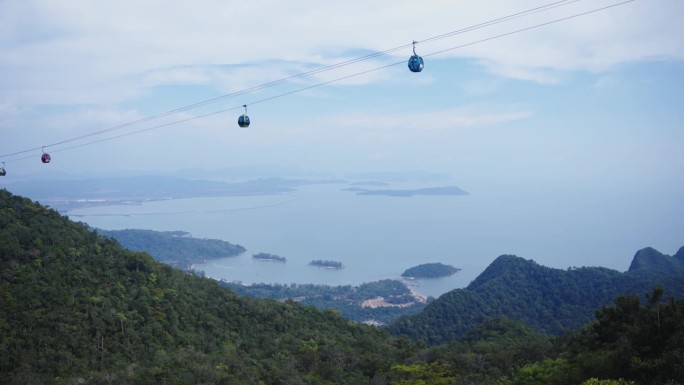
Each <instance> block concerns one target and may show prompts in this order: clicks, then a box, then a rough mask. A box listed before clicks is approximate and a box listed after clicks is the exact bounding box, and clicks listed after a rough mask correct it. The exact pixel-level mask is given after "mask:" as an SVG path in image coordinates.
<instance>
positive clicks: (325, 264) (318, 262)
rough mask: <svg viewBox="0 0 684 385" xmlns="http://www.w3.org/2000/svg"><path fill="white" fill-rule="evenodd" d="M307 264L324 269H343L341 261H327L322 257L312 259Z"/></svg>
mask: <svg viewBox="0 0 684 385" xmlns="http://www.w3.org/2000/svg"><path fill="white" fill-rule="evenodd" d="M309 266H316V267H321V268H324V269H343V268H344V265H342V262H338V261H328V260H323V259H314V260H313V261H311V262H309Z"/></svg>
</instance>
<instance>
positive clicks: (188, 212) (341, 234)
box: [69, 184, 681, 297]
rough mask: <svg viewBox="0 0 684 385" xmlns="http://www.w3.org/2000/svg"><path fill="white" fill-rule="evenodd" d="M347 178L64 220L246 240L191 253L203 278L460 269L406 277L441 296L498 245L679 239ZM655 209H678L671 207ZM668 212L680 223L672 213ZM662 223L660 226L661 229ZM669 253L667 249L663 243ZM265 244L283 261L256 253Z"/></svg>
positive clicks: (338, 278) (334, 279) (494, 199)
mask: <svg viewBox="0 0 684 385" xmlns="http://www.w3.org/2000/svg"><path fill="white" fill-rule="evenodd" d="M345 187H348V186H347V185H339V184H324V185H309V186H303V187H300V188H299V189H298V190H296V191H293V192H290V193H284V194H273V195H257V196H228V197H214V198H191V199H170V200H163V201H150V202H146V203H143V204H140V205H115V206H98V207H91V208H86V209H78V210H73V211H71V212H70V213H69V216H71V218H72V219H74V220H77V221H83V222H86V223H88V224H89V225H91V226H93V227H97V228H102V229H105V230H118V229H126V228H128V229H151V230H157V231H172V230H182V231H187V232H189V233H191V234H192V236H194V237H199V238H214V239H221V240H225V241H228V242H231V243H237V244H240V245H242V246H244V247H245V248H246V249H247V252H246V253H244V254H242V255H240V256H236V257H230V258H222V259H217V260H209V261H207V263H206V264H198V265H196V266H195V268H196V269H198V270H202V271H204V272H205V273H206V275H207V276H208V277H212V278H215V279H225V280H228V281H239V282H242V283H243V284H251V283H259V282H265V283H282V284H290V283H298V284H304V283H313V284H326V285H358V284H361V283H364V282H371V281H377V280H381V279H396V278H400V276H401V273H402V272H403V271H404V270H406V269H408V268H410V267H412V266H415V265H418V264H422V263H429V262H441V263H445V264H449V265H453V266H455V267H457V268H460V269H461V270H460V271H459V272H458V273H456V274H455V275H453V276H450V277H446V278H439V279H421V280H415V281H411V282H409V284H410V285H412V288H413V289H414V290H415V291H417V292H418V293H421V294H424V295H429V296H435V297H436V296H439V295H441V294H443V293H445V292H447V291H449V290H452V289H456V288H462V287H465V286H467V285H468V284H469V283H470V282H471V281H472V280H473V279H475V278H476V277H477V276H478V275H479V274H480V273H482V271H484V269H485V268H486V267H487V266H488V265H489V264H490V263H491V262H492V261H493V260H494V259H495V258H496V257H497V256H499V255H501V254H516V255H519V256H521V257H524V258H526V259H534V260H535V261H537V262H538V263H540V264H542V265H545V266H551V267H557V268H567V267H570V266H605V267H610V268H616V269H618V270H626V267H628V265H629V262H630V260H631V256H632V255H633V253H634V252H635V251H636V250H637V249H638V248H641V247H646V246H654V247H657V245H653V244H648V243H647V240H648V239H652V238H649V237H653V236H656V235H657V236H660V237H661V238H662V237H663V236H664V235H667V237H666V238H667V239H666V241H667V242H665V243H667V244H671V245H672V247H674V246H675V245H677V242H679V240H678V239H677V238H678V237H679V236H678V235H677V234H676V232H672V222H663V221H660V222H659V223H661V224H663V226H668V227H667V228H668V229H670V230H668V231H663V228H658V226H654V225H653V223H658V222H654V221H644V222H643V223H641V222H634V221H632V222H631V223H629V224H628V223H627V221H628V219H629V218H631V217H634V216H636V215H646V213H651V212H653V205H651V206H649V207H645V208H643V210H644V213H642V214H640V213H639V212H635V211H634V210H632V211H629V210H625V209H624V207H622V206H617V207H612V206H610V205H608V204H606V203H601V202H593V201H592V200H591V199H590V198H589V199H586V198H583V200H582V201H581V202H575V203H571V202H569V201H568V200H567V199H566V198H564V197H562V196H558V195H553V196H550V195H549V196H545V195H543V194H538V195H534V194H529V193H525V194H516V193H515V191H513V190H510V191H502V190H499V191H498V192H497V191H486V190H482V191H478V192H476V193H473V194H471V195H461V196H458V195H454V196H413V197H396V196H367V195H357V194H355V193H354V192H351V191H343V189H344V188H345ZM654 215H655V217H654V219H655V218H656V217H657V216H658V215H660V216H666V217H663V219H667V218H670V217H672V218H670V219H671V220H675V219H676V215H674V214H672V213H670V214H665V213H664V212H662V213H661V214H657V213H656V214H654ZM678 221H679V222H677V223H675V224H674V225H675V227H676V226H680V227H681V220H678ZM668 234H669V235H668ZM661 251H663V252H664V253H673V252H676V249H674V250H661ZM259 252H266V253H271V254H277V255H280V256H283V257H285V258H286V259H287V262H286V263H282V262H276V261H263V260H257V259H254V258H252V254H255V253H259ZM314 259H323V260H333V261H339V262H342V264H343V265H344V268H343V269H340V270H331V269H321V268H317V267H313V266H309V262H310V261H312V260H314Z"/></svg>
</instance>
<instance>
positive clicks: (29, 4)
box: [0, 0, 684, 253]
mask: <svg viewBox="0 0 684 385" xmlns="http://www.w3.org/2000/svg"><path fill="white" fill-rule="evenodd" d="M619 3H621V0H576V1H552V0H547V1H544V0H519V1H515V2H512V1H508V0H489V1H487V2H482V1H475V0H458V1H455V0H450V1H437V0H428V1H423V2H415V1H410V2H409V1H396V0H393V1H386V0H378V1H373V2H368V1H345V2H320V1H308V0H292V1H287V2H283V1H262V0H254V1H249V2H245V1H241V2H236V1H226V0H221V1H218V0H216V1H212V0H202V1H196V2H187V1H161V0H159V1H156V0H136V1H129V0H121V1H115V2H114V1H110V2H94V1H90V0H69V1H59V2H57V1H52V0H24V1H13V0H0V73H1V74H2V76H0V134H1V139H0V162H5V166H4V167H5V169H6V170H7V175H6V176H5V177H3V178H4V180H5V181H8V182H9V181H12V179H13V178H16V177H17V176H21V175H36V174H35V173H39V172H44V171H49V172H50V173H53V174H55V175H58V174H59V173H78V174H92V175H104V174H107V173H111V172H117V171H126V172H134V173H135V172H140V173H142V172H155V171H173V170H188V169H193V168H195V169H222V168H231V167H247V166H254V165H262V166H278V167H282V168H290V169H298V170H306V171H310V172H317V173H322V174H327V175H330V176H343V175H347V174H350V173H360V172H376V171H401V170H425V171H428V172H438V173H446V174H448V175H450V176H451V177H452V178H453V181H454V183H455V184H457V185H459V186H460V187H461V188H463V189H465V190H467V191H470V192H471V193H473V192H474V193H478V192H480V193H481V192H483V191H493V190H497V191H503V190H505V191H510V194H526V195H527V196H534V195H535V194H538V195H539V196H540V197H549V196H551V195H553V196H555V197H558V196H562V197H565V198H567V199H566V200H565V201H567V202H572V203H567V205H568V211H569V212H570V211H572V210H573V208H576V207H578V206H577V205H585V206H586V205H587V199H589V201H590V202H593V203H591V204H590V205H595V206H596V207H601V206H602V205H606V204H613V205H614V206H615V207H619V209H620V210H627V211H629V210H631V211H634V212H640V213H642V212H644V213H645V212H651V213H655V214H652V215H649V216H636V217H635V218H634V220H635V221H652V222H654V223H655V224H654V226H656V227H657V228H658V231H659V232H660V233H661V234H663V233H664V234H665V235H663V236H662V237H660V238H658V237H657V236H652V237H651V238H653V239H652V241H653V243H654V244H655V245H658V244H660V245H663V247H664V248H665V250H662V251H664V252H668V253H674V252H675V251H676V250H672V248H674V247H675V245H677V244H678V245H681V244H684V242H683V241H684V237H682V236H681V235H684V223H683V222H682V220H681V219H679V218H678V215H677V214H678V213H682V212H684V204H683V203H682V199H681V197H682V196H684V195H682V194H683V193H684V182H682V181H683V180H684V178H683V177H682V176H683V175H684V172H683V171H684V151H682V150H681V149H682V144H683V143H684V108H682V100H684V87H682V85H684V39H683V38H682V36H684V23H682V22H681V16H682V15H684V2H683V1H681V0H635V1H630V2H627V3H625V4H622V5H618V6H615V7H611V8H608V9H605V10H600V11H596V12H592V11H594V10H598V9H600V8H604V7H609V6H611V5H616V4H619ZM549 5H553V7H551V6H549ZM532 9H537V10H538V11H536V12H529V13H525V12H526V11H528V10H532ZM513 15H519V17H518V16H516V17H511V16H513ZM563 19H564V20H563ZM558 20H561V21H558ZM495 21H500V22H495ZM556 21H558V22H556ZM478 26H479V27H478ZM471 27H473V28H471ZM458 31H462V33H457V32H458ZM518 31H520V32H518ZM452 32H454V33H453V34H452ZM445 34H448V35H449V36H445V37H443V38H438V37H440V36H443V35H445ZM413 41H417V44H416V46H415V49H416V52H417V53H418V54H420V55H422V56H423V58H424V59H425V69H424V70H423V71H422V72H421V73H411V72H410V71H409V70H408V68H407V66H406V60H407V59H408V57H409V56H410V55H411V54H412V48H411V43H412V42H413ZM397 47H403V48H401V49H398V50H393V49H394V48H397ZM388 50H393V51H392V52H390V53H388V54H386V55H382V56H379V57H376V58H373V59H372V60H364V61H360V62H357V63H353V64H349V65H343V66H340V67H339V68H335V69H333V70H329V71H325V72H318V73H315V74H312V75H311V76H304V77H294V78H292V77H293V76H295V75H299V74H302V73H305V72H307V71H312V70H316V69H319V68H322V67H326V66H330V65H334V64H337V63H343V62H346V61H348V60H351V59H356V58H359V57H363V56H365V55H369V54H373V53H376V52H384V51H388ZM286 79H287V80H286ZM337 79H342V80H337ZM281 80H284V81H281ZM270 82H277V84H276V85H274V86H272V87H264V88H259V87H257V86H260V85H263V84H267V83H270ZM253 87H257V88H258V89H257V90H256V91H254V92H246V93H243V92H241V91H245V90H249V89H251V88H253ZM232 93H240V94H239V95H237V96H235V97H231V98H220V97H222V96H225V95H230V94H232ZM214 98H219V99H218V100H216V101H215V102H212V103H208V104H205V105H202V106H199V107H197V108H192V109H187V110H184V111H181V112H178V113H175V114H170V115H166V116H163V117H161V118H158V119H153V120H147V121H145V122H143V123H136V124H128V123H131V122H135V121H138V120H140V119H144V118H148V117H154V116H157V115H160V114H164V113H166V112H168V111H173V110H175V109H179V108H183V107H186V106H191V105H194V104H195V103H199V102H204V101H208V100H211V99H214ZM245 104H246V105H248V115H249V116H250V118H251V121H252V124H251V126H250V127H249V128H240V127H238V125H237V118H238V116H239V115H240V114H242V113H243V108H242V105H245ZM222 111H223V112H222ZM202 115H207V116H205V117H201V116H202ZM120 125H124V126H123V127H120ZM112 128H115V129H113V130H110V131H108V132H106V133H105V134H99V135H98V134H97V133H99V132H101V131H103V130H108V129H112ZM141 130H146V131H144V132H141V133H134V132H136V131H141ZM121 135H123V136H122V137H120V138H118V139H113V140H104V139H108V138H112V137H115V136H121ZM81 137H83V138H82V139H80V140H74V139H76V138H81ZM96 141H97V142H96ZM93 142H96V143H93ZM59 143H62V144H59ZM43 146H46V147H45V148H44V150H45V151H46V152H49V153H50V154H51V155H52V159H53V160H52V163H50V164H49V165H43V164H41V162H40V160H39V159H40V155H41V151H42V150H41V147H43ZM26 150H31V151H26ZM24 151H26V152H24ZM17 152H21V153H20V154H18V155H13V156H6V155H7V154H13V153H17ZM588 197H591V198H588ZM540 199H541V198H540ZM592 199H593V200H592ZM565 201H564V202H565ZM616 202H617V203H616ZM679 216H681V215H679ZM661 238H662V239H661ZM665 239H666V240H665ZM677 239H679V240H677ZM648 240H649V239H644V240H639V241H640V242H647V241H648Z"/></svg>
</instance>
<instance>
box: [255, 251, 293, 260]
mask: <svg viewBox="0 0 684 385" xmlns="http://www.w3.org/2000/svg"><path fill="white" fill-rule="evenodd" d="M252 258H254V259H259V260H262V261H277V262H286V261H287V259H286V258H285V257H281V256H280V255H275V254H271V253H256V254H252Z"/></svg>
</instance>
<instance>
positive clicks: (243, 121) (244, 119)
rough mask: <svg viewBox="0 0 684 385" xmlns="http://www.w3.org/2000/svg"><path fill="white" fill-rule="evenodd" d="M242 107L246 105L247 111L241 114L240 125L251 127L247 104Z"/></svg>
mask: <svg viewBox="0 0 684 385" xmlns="http://www.w3.org/2000/svg"><path fill="white" fill-rule="evenodd" d="M242 107H245V113H244V114H242V115H240V117H239V118H238V126H240V127H249V116H247V105H246V104H245V105H243V106H242Z"/></svg>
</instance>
